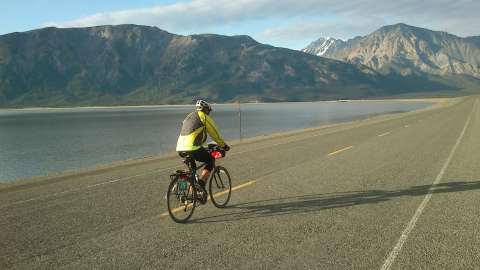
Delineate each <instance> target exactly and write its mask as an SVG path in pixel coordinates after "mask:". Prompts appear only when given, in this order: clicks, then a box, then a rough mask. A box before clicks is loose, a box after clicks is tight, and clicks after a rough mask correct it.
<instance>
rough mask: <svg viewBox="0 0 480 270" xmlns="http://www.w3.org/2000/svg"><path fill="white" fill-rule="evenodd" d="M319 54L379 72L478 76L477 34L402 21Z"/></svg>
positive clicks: (479, 67) (479, 44)
mask: <svg viewBox="0 0 480 270" xmlns="http://www.w3.org/2000/svg"><path fill="white" fill-rule="evenodd" d="M312 44H313V43H312ZM312 44H311V45H312ZM311 45H310V46H307V47H306V49H307V48H308V50H309V52H311V51H312V50H315V48H314V47H313V46H311ZM304 50H305V49H304ZM322 56H324V57H328V58H331V59H336V60H341V61H345V62H348V63H356V64H363V65H366V66H368V67H370V68H372V69H374V70H376V71H378V72H380V73H382V74H388V73H390V72H396V73H399V74H401V75H411V74H418V75H422V74H424V73H427V74H432V75H438V76H443V75H465V76H472V77H475V78H477V79H480V38H479V37H478V36H473V37H467V38H461V37H458V36H455V35H453V34H450V33H447V32H443V31H433V30H429V29H426V28H421V27H416V26H410V25H407V24H404V23H399V24H394V25H387V26H383V27H381V28H379V29H378V30H376V31H374V32H372V33H370V34H369V35H366V36H363V37H356V38H353V39H349V40H347V41H345V42H344V43H339V44H338V46H337V47H335V49H331V50H328V51H327V52H326V53H325V54H323V55H322Z"/></svg>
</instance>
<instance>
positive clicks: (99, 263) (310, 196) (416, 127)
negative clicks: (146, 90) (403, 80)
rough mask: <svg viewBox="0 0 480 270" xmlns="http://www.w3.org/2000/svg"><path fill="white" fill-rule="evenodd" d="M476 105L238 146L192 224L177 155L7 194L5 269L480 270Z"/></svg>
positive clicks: (1, 206)
mask: <svg viewBox="0 0 480 270" xmlns="http://www.w3.org/2000/svg"><path fill="white" fill-rule="evenodd" d="M478 99H479V98H478V97H468V98H465V99H462V100H456V101H451V102H448V104H445V105H442V106H439V107H438V108H435V109H432V110H425V111H421V112H411V113H403V114H394V115H387V116H380V117H376V118H372V119H368V120H362V121H356V122H351V123H343V124H339V125H334V126H331V127H325V128H321V129H312V130H309V131H304V132H298V133H294V134H286V135H282V136H272V137H267V138H265V139H259V140H252V141H250V142H248V143H243V144H238V145H234V146H233V147H232V151H231V152H230V153H229V154H228V156H227V158H225V159H223V160H222V161H221V162H220V163H221V164H222V165H223V166H225V167H227V168H228V169H229V171H230V173H231V175H232V178H233V185H234V186H238V185H241V184H243V183H248V182H249V181H255V182H252V183H253V184H250V185H245V186H243V187H242V188H239V189H237V190H235V191H234V192H233V194H232V199H231V201H230V207H228V208H226V209H217V208H215V207H214V206H213V205H212V204H211V203H208V204H207V205H204V206H200V207H199V208H198V209H196V211H195V213H194V216H193V217H192V219H191V222H190V223H189V224H185V225H181V224H176V223H174V222H173V221H172V220H170V218H169V217H168V216H164V215H163V214H164V213H165V212H166V211H167V209H166V202H165V200H164V194H165V191H166V188H167V185H168V175H169V174H170V172H172V171H174V170H175V169H177V168H181V163H180V160H179V159H178V158H176V157H166V158H161V159H152V160H149V161H145V162H136V163H134V164H130V165H124V166H118V167H113V168H109V169H104V170H98V171H92V172H87V173H82V174H78V175H76V174H72V175H69V176H66V177H57V178H52V179H47V180H42V181H37V182H32V183H29V184H24V185H14V186H10V187H2V188H1V189H0V215H1V217H2V218H1V219H0V228H1V229H0V242H1V246H0V269H187V268H188V269H480V230H479V229H480V225H479V224H480V207H479V205H480V139H479V138H480V101H478Z"/></svg>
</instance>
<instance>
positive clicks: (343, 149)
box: [328, 145, 353, 156]
mask: <svg viewBox="0 0 480 270" xmlns="http://www.w3.org/2000/svg"><path fill="white" fill-rule="evenodd" d="M352 148H353V145H350V146H347V147H345V148H342V149H340V150H337V151H335V152H332V153H330V154H328V155H329V156H333V155H335V154H338V153H340V152H343V151H347V150H349V149H352Z"/></svg>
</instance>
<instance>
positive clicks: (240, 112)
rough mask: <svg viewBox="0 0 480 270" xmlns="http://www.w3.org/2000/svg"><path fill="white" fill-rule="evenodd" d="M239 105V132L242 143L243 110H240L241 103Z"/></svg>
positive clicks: (238, 102)
mask: <svg viewBox="0 0 480 270" xmlns="http://www.w3.org/2000/svg"><path fill="white" fill-rule="evenodd" d="M237 105H238V132H239V136H238V137H239V138H240V142H241V141H242V109H241V108H240V101H237Z"/></svg>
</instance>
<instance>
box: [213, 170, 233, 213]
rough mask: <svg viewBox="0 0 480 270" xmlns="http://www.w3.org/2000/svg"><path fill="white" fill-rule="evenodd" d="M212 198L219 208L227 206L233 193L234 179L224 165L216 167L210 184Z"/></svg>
mask: <svg viewBox="0 0 480 270" xmlns="http://www.w3.org/2000/svg"><path fill="white" fill-rule="evenodd" d="M208 189H209V193H210V199H212V202H213V204H214V205H215V206H216V207H218V208H223V207H226V206H227V204H228V201H230V197H231V195H232V180H231V178H230V174H229V173H228V171H227V169H225V168H224V167H222V166H218V167H216V168H215V171H214V173H213V175H212V177H211V179H210V183H209V186H208Z"/></svg>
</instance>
